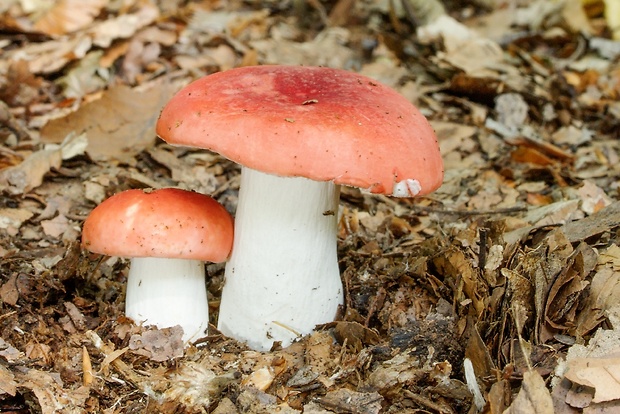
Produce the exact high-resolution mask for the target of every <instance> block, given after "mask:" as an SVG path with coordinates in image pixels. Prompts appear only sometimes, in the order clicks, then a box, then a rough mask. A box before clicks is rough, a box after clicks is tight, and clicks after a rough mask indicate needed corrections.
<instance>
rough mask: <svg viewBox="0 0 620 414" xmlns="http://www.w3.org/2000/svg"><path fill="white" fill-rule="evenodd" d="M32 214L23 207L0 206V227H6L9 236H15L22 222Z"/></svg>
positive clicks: (0, 179)
mask: <svg viewBox="0 0 620 414" xmlns="http://www.w3.org/2000/svg"><path fill="white" fill-rule="evenodd" d="M5 171H6V170H5ZM2 172H4V171H2ZM2 172H0V184H2ZM32 216H34V213H33V212H32V211H30V210H28V209H25V208H0V229H6V230H7V233H8V234H9V235H10V236H15V235H16V234H17V232H18V230H19V228H20V227H21V225H22V223H24V222H25V221H26V220H29V219H30V218H31V217H32Z"/></svg>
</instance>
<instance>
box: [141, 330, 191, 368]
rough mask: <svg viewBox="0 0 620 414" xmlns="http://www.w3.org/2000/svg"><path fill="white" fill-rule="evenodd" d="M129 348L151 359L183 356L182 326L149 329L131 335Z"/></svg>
mask: <svg viewBox="0 0 620 414" xmlns="http://www.w3.org/2000/svg"><path fill="white" fill-rule="evenodd" d="M129 349H131V350H132V351H133V352H135V353H138V354H140V355H144V356H146V357H148V358H150V359H152V360H153V361H168V360H171V359H173V358H179V357H182V356H183V328H181V327H180V326H179V325H177V326H173V327H171V328H162V329H151V330H147V331H145V332H143V333H142V334H141V335H132V336H131V338H130V339H129Z"/></svg>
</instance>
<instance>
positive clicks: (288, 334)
mask: <svg viewBox="0 0 620 414" xmlns="http://www.w3.org/2000/svg"><path fill="white" fill-rule="evenodd" d="M339 196H340V191H339V186H337V185H335V184H333V183H331V182H318V181H312V180H309V179H306V178H300V177H294V178H290V177H288V178H284V177H277V176H274V175H269V174H265V173H261V172H258V171H256V170H252V169H250V168H243V171H242V174H241V185H240V190H239V200H238V205H237V213H236V218H235V239H234V242H233V249H232V256H231V257H230V260H229V261H228V263H227V264H226V273H225V275H226V281H225V285H224V289H223V292H222V301H221V305H220V314H219V320H218V329H219V330H220V331H221V332H222V333H223V334H225V335H228V336H231V337H233V338H236V339H238V340H240V341H243V342H246V343H247V344H248V345H249V346H250V347H252V348H253V349H256V350H269V349H270V348H271V347H272V345H273V342H274V341H280V342H282V345H283V346H288V345H289V344H290V343H291V342H292V341H293V340H295V339H296V338H297V337H299V336H301V335H306V334H308V333H310V332H312V330H313V329H314V328H315V326H316V325H317V324H321V323H326V322H330V321H333V320H334V317H335V316H336V312H337V309H338V306H339V305H340V304H342V303H343V290H342V282H341V280H340V271H339V268H338V257H337V251H336V242H337V236H336V232H337V217H338V200H339Z"/></svg>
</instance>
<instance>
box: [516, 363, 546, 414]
mask: <svg viewBox="0 0 620 414" xmlns="http://www.w3.org/2000/svg"><path fill="white" fill-rule="evenodd" d="M504 414H554V411H553V400H552V399H551V395H550V394H549V390H547V387H546V386H545V380H543V379H542V377H541V376H540V374H538V373H537V372H536V371H526V372H525V373H524V374H523V382H522V383H521V390H520V391H519V393H518V394H517V397H516V398H515V399H514V401H513V402H512V404H511V405H510V407H508V409H506V411H504Z"/></svg>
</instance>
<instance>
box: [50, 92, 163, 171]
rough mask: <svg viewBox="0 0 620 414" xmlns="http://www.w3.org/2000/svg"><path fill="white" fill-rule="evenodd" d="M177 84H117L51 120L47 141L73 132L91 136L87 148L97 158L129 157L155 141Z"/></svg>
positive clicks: (119, 158)
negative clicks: (160, 119) (161, 116)
mask: <svg viewBox="0 0 620 414" xmlns="http://www.w3.org/2000/svg"><path fill="white" fill-rule="evenodd" d="M173 88H174V86H172V85H170V84H167V83H164V82H163V81H157V82H153V83H151V84H149V85H148V88H147V89H144V88H142V89H138V88H130V87H128V86H124V85H118V86H115V87H112V88H110V89H109V90H107V91H106V92H104V93H103V95H102V97H101V98H100V99H98V100H96V101H92V102H89V103H87V104H86V105H84V106H82V107H80V108H79V109H78V110H77V111H75V112H73V113H71V114H69V115H67V116H65V117H63V118H59V119H54V120H51V121H49V122H48V123H47V124H46V125H45V126H44V127H43V129H42V130H41V139H42V140H43V141H44V142H60V141H61V140H62V139H63V138H64V137H66V136H67V135H68V134H70V133H75V134H77V135H80V134H85V135H86V136H87V137H88V147H87V148H86V152H87V153H88V154H89V155H90V156H91V157H93V158H95V159H118V160H126V159H129V158H130V157H133V156H134V155H135V154H137V153H139V152H140V151H142V150H143V149H145V148H147V147H149V146H151V145H152V144H153V143H154V142H155V122H156V121H157V117H158V116H159V111H160V110H161V108H162V107H163V105H164V103H165V102H166V101H167V100H168V99H169V98H170V97H171V96H172V93H173V90H174V89H173Z"/></svg>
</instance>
